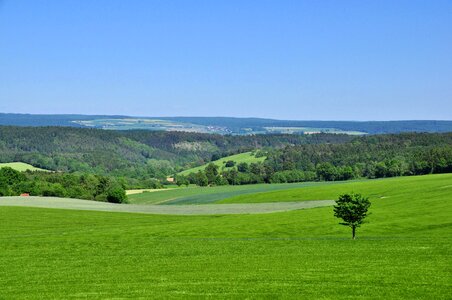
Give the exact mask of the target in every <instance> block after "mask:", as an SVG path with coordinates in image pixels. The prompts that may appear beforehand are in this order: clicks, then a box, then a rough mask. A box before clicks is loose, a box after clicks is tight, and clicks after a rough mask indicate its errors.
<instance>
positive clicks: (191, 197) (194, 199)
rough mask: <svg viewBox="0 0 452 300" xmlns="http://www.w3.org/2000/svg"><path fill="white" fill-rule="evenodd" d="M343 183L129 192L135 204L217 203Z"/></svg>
mask: <svg viewBox="0 0 452 300" xmlns="http://www.w3.org/2000/svg"><path fill="white" fill-rule="evenodd" d="M330 184H341V182H304V183H280V184H250V185H228V186H213V187H198V186H189V187H181V188H178V189H162V190H154V191H153V192H143V193H135V194H129V196H128V197H129V201H130V203H133V204H167V205H172V204H206V203H215V202H217V201H221V200H223V199H227V198H230V197H234V196H237V195H245V194H247V195H255V194H257V193H262V192H268V191H279V190H287V189H295V188H302V187H308V186H317V185H322V186H323V185H330Z"/></svg>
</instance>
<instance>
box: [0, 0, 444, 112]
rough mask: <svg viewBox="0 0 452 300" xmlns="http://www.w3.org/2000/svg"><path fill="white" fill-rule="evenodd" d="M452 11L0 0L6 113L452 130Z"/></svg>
mask: <svg viewBox="0 0 452 300" xmlns="http://www.w3.org/2000/svg"><path fill="white" fill-rule="evenodd" d="M451 10H452V2H450V1H435V2H425V1H397V2H394V1H378V2H362V1H346V2H334V1H324V2H314V1H278V2H273V1H249V2H243V1H229V2H227V3H219V2H205V1H190V3H188V2H184V1H173V2H154V1H152V2H141V1H127V2H123V1H115V0H110V1H103V0H101V1H95V2H79V1H67V2H66V1H64V2H62V1H55V0H53V1H52V0H49V1H45V2H35V1H25V0H16V1H11V0H9V1H8V0H3V1H1V0H0V41H1V42H2V44H3V45H4V46H2V47H0V65H1V66H2V67H1V71H0V111H2V112H5V113H30V114H86V115H127V116H150V117H164V116H166V117H170V116H202V117H215V116H224V117H256V118H268V119H279V120H323V121H330V120H335V121H386V120H451V119H452V113H451V111H452V85H451V84H450V83H451V82H452V56H451V55H450V53H452V38H451V36H452V19H451V18H450V11H451Z"/></svg>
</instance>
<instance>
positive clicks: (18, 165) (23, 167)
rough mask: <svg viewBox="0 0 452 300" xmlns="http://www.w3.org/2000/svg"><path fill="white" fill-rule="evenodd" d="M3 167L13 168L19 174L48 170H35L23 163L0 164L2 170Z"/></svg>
mask: <svg viewBox="0 0 452 300" xmlns="http://www.w3.org/2000/svg"><path fill="white" fill-rule="evenodd" d="M3 167H10V168H13V169H14V170H17V171H20V172H23V171H27V170H30V171H45V172H48V170H44V169H41V168H36V167H34V166H32V165H29V164H26V163H23V162H11V163H0V168H3Z"/></svg>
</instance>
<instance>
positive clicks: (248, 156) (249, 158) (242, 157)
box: [179, 152, 266, 175]
mask: <svg viewBox="0 0 452 300" xmlns="http://www.w3.org/2000/svg"><path fill="white" fill-rule="evenodd" d="M265 159H266V157H265V156H262V157H255V156H254V154H253V153H252V152H245V153H240V154H235V155H230V156H226V157H223V158H220V159H219V160H216V161H213V163H214V164H216V165H217V166H218V167H220V170H221V169H222V168H224V169H225V170H227V169H230V168H226V167H224V164H225V163H226V162H227V161H229V160H232V161H234V162H235V163H236V164H239V163H243V162H244V163H248V164H250V163H253V162H262V161H264V160H265ZM206 167H207V164H205V165H202V166H199V167H196V168H191V169H188V170H184V171H182V172H180V173H179V174H180V175H188V174H190V173H196V172H198V171H200V170H204V169H205V168H206Z"/></svg>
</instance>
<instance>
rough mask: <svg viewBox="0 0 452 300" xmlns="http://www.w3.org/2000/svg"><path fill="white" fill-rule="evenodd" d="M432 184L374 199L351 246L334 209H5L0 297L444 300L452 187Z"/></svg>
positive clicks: (450, 243)
mask: <svg viewBox="0 0 452 300" xmlns="http://www.w3.org/2000/svg"><path fill="white" fill-rule="evenodd" d="M429 178H431V179H432V181H430V182H428V184H425V182H424V184H419V186H418V188H417V189H414V190H413V189H409V188H407V187H406V186H405V185H403V184H400V185H399V187H400V189H401V190H403V191H404V193H400V191H399V190H395V189H391V190H390V191H388V192H387V197H388V198H384V199H375V200H374V201H373V204H372V215H371V216H370V217H369V221H370V223H368V224H365V225H364V226H363V227H362V228H360V229H359V230H358V240H356V241H352V240H350V239H349V235H350V230H349V229H348V228H346V227H344V226H340V225H338V220H337V219H335V218H334V217H333V216H332V209H331V208H330V207H329V208H317V209H311V210H304V211H293V212H285V213H275V214H265V215H240V216H208V217H207V216H203V217H201V216H198V217H181V216H153V215H134V214H122V213H117V214H112V213H101V212H81V211H66V210H56V209H54V210H52V209H34V208H13V207H1V208H0V219H1V220H2V230H1V231H0V240H1V243H2V247H1V248H0V275H1V276H0V298H6V299H9V298H14V297H30V298H34V297H36V298H37V297H40V298H69V297H74V298H75V297H77V298H83V297H88V298H115V297H116V298H121V297H123V298H126V297H129V298H131V297H132V298H133V297H134V298H137V297H146V296H147V297H150V295H152V297H154V298H155V297H161V298H168V297H181V296H186V297H187V296H191V297H193V298H199V297H213V298H218V297H240V298H246V297H255V298H275V297H277V296H283V297H284V296H285V297H287V298H301V297H303V298H320V297H321V298H330V299H341V298H350V297H354V298H373V299H375V298H381V299H388V298H406V299H414V298H425V299H427V298H428V299H441V298H443V299H447V298H449V297H450V291H451V288H452V285H451V283H450V278H451V276H452V272H451V268H450V265H451V264H452V259H451V255H452V252H451V249H452V238H451V237H452V226H451V225H452V224H451V220H450V216H451V215H452V203H451V196H450V195H451V192H452V191H451V188H450V187H445V185H444V183H445V181H446V180H445V178H441V176H431V177H429ZM436 181H437V183H435V182H436ZM371 182H372V183H378V182H377V181H371ZM408 185H409V184H408ZM449 185H450V181H449ZM423 187H425V191H424V192H422V188H423ZM325 188H329V187H325ZM306 190H308V189H306Z"/></svg>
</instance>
